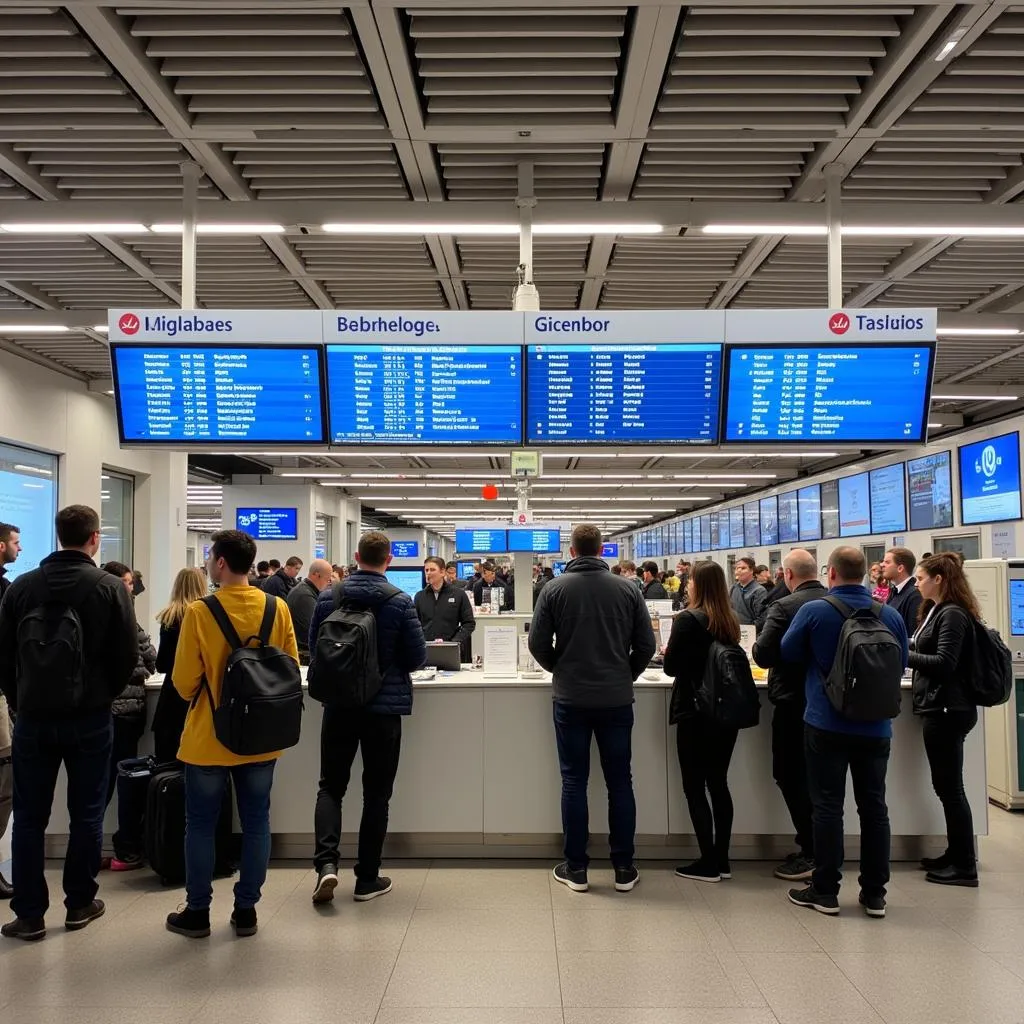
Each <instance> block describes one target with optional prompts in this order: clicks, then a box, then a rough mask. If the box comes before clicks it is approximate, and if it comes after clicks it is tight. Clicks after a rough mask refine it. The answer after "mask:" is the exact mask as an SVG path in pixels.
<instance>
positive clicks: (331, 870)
mask: <svg viewBox="0 0 1024 1024" xmlns="http://www.w3.org/2000/svg"><path fill="white" fill-rule="evenodd" d="M337 888H338V868H337V865H335V864H325V865H324V866H323V867H322V868H321V869H320V873H319V874H318V875H317V876H316V886H315V887H314V889H313V902H314V903H330V902H331V900H333V899H334V890H335V889H337Z"/></svg>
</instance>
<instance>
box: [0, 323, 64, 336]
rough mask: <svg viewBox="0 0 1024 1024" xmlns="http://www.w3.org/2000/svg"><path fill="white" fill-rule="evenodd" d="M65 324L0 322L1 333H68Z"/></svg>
mask: <svg viewBox="0 0 1024 1024" xmlns="http://www.w3.org/2000/svg"><path fill="white" fill-rule="evenodd" d="M70 330H71V328H70V327H65V326H64V324H9V325H5V324H0V334H67V332H68V331H70Z"/></svg>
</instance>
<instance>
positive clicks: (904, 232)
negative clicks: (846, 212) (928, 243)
mask: <svg viewBox="0 0 1024 1024" xmlns="http://www.w3.org/2000/svg"><path fill="white" fill-rule="evenodd" d="M700 230H701V233H702V234H705V235H738V236H741V237H749V236H752V235H794V236H801V235H802V236H807V237H817V238H824V237H825V236H826V235H827V234H828V228H827V227H826V226H825V225H824V224H705V225H704V227H702V228H701V229H700ZM842 234H843V235H844V236H845V237H849V238H1020V237H1024V226H995V225H986V224H973V225H972V224H960V225H909V224H879V225H873V224H844V225H843V226H842Z"/></svg>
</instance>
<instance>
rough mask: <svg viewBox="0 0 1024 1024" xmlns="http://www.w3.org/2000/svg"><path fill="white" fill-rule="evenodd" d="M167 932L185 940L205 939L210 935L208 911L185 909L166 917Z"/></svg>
mask: <svg viewBox="0 0 1024 1024" xmlns="http://www.w3.org/2000/svg"><path fill="white" fill-rule="evenodd" d="M167 930H168V931H169V932H174V934H175V935H184V936H185V938H186V939H205V938H206V937H207V936H208V935H209V934H210V911H209V910H193V909H192V908H191V907H186V908H185V909H184V910H179V911H178V912H177V913H176V914H168V915H167Z"/></svg>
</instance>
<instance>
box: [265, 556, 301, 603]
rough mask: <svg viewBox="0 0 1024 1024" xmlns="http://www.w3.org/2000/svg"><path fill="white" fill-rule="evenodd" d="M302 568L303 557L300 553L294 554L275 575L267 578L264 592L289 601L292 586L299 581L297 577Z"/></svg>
mask: <svg viewBox="0 0 1024 1024" xmlns="http://www.w3.org/2000/svg"><path fill="white" fill-rule="evenodd" d="M301 568H302V559H301V558H299V556H298V555H292V557H291V558H289V559H288V561H287V562H285V563H284V565H283V566H282V567H281V568H280V569H278V570H277V572H275V573H274V575H273V576H270V577H268V578H267V580H266V582H265V583H264V584H263V593H264V594H272V595H273V596H274V597H279V598H281V600H282V601H287V600H288V595H289V594H290V593H291V592H292V588H293V587H294V586H295V585H296V584H297V583H298V579H297V577H298V575H299V570H300V569H301Z"/></svg>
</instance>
